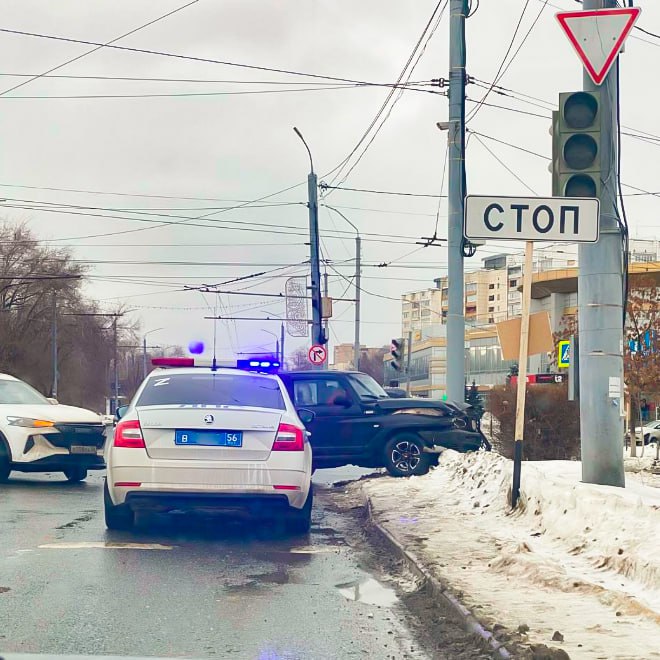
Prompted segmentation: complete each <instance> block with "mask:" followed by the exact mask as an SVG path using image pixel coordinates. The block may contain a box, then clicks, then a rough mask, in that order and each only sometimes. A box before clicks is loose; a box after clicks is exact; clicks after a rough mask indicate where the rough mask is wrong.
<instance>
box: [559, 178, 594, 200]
mask: <svg viewBox="0 0 660 660" xmlns="http://www.w3.org/2000/svg"><path fill="white" fill-rule="evenodd" d="M564 195H565V196H566V197H597V196H598V188H597V186H596V182H595V181H594V179H593V177H591V176H588V175H587V174H576V175H575V176H572V177H570V179H568V181H567V182H566V186H565V187H564Z"/></svg>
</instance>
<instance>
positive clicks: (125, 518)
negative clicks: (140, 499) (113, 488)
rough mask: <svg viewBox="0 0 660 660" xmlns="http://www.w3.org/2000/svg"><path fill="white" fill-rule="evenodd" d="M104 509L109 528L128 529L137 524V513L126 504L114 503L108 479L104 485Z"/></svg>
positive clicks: (106, 523)
mask: <svg viewBox="0 0 660 660" xmlns="http://www.w3.org/2000/svg"><path fill="white" fill-rule="evenodd" d="M103 510H104V513H105V526H106V527H107V528H108V529H119V530H128V529H131V528H132V527H133V525H134V524H135V513H134V512H133V511H131V509H130V508H129V507H128V505H126V504H113V503H112V500H111V499H110V492H109V491H108V481H107V479H106V482H105V485H104V486H103Z"/></svg>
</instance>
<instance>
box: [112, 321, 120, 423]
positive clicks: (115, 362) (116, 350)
mask: <svg viewBox="0 0 660 660" xmlns="http://www.w3.org/2000/svg"><path fill="white" fill-rule="evenodd" d="M112 334H113V341H114V358H113V360H112V367H113V372H114V377H113V380H114V387H113V390H114V399H115V411H116V410H117V408H119V344H118V340H117V317H116V316H115V317H114V318H113V319H112ZM113 412H114V411H113Z"/></svg>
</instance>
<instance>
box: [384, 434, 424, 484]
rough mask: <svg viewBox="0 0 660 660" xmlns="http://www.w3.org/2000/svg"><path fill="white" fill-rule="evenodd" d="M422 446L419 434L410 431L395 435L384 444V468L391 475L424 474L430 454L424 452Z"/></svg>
mask: <svg viewBox="0 0 660 660" xmlns="http://www.w3.org/2000/svg"><path fill="white" fill-rule="evenodd" d="M424 447H425V445H424V443H423V442H422V440H421V439H420V438H419V436H416V435H414V434H412V433H403V434H399V435H395V436H394V437H393V438H390V439H389V440H388V441H387V443H386V444H385V468H386V469H387V471H388V472H389V473H390V474H391V475H392V476H393V477H410V476H411V475H421V474H426V473H427V472H428V471H429V467H430V465H431V456H430V454H425V453H424Z"/></svg>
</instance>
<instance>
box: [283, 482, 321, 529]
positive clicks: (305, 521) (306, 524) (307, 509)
mask: <svg viewBox="0 0 660 660" xmlns="http://www.w3.org/2000/svg"><path fill="white" fill-rule="evenodd" d="M313 504H314V488H313V486H312V484H310V485H309V494H308V495H307V499H306V500H305V505H304V506H303V508H302V509H294V510H293V511H290V512H289V515H288V516H287V518H286V520H285V522H284V524H285V527H286V531H287V532H289V533H290V534H306V533H307V532H309V530H310V527H311V526H312V505H313Z"/></svg>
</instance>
